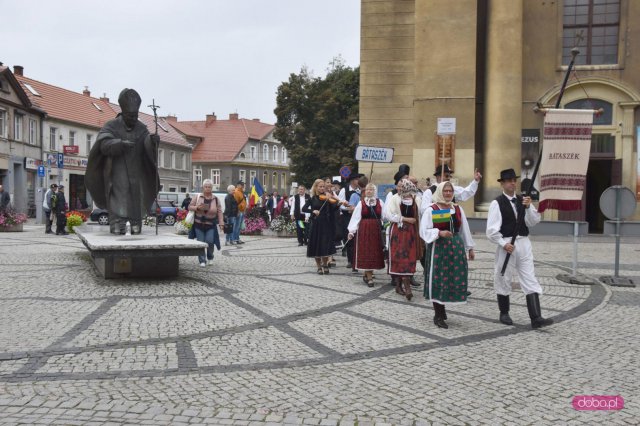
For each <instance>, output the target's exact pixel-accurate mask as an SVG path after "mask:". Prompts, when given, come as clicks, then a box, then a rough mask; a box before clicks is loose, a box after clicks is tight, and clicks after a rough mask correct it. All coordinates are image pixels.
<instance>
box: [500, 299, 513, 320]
mask: <svg viewBox="0 0 640 426" xmlns="http://www.w3.org/2000/svg"><path fill="white" fill-rule="evenodd" d="M498 307H499V308H500V322H501V323H503V324H504V325H513V320H512V319H511V317H510V316H509V296H504V295H502V294H499V295H498Z"/></svg>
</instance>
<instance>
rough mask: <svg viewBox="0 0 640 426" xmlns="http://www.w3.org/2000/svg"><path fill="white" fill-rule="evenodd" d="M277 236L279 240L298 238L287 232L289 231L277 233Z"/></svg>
mask: <svg viewBox="0 0 640 426" xmlns="http://www.w3.org/2000/svg"><path fill="white" fill-rule="evenodd" d="M276 235H277V236H278V238H294V237H295V236H296V234H295V233H293V234H292V233H291V232H287V231H276Z"/></svg>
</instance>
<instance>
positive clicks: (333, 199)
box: [318, 194, 338, 204]
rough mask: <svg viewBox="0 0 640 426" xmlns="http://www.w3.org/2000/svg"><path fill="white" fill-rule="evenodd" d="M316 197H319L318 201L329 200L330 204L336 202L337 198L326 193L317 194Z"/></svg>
mask: <svg viewBox="0 0 640 426" xmlns="http://www.w3.org/2000/svg"><path fill="white" fill-rule="evenodd" d="M318 198H319V199H320V201H329V202H330V203H331V204H335V203H337V202H338V200H336V199H335V198H333V197H330V196H328V195H327V194H320V195H318Z"/></svg>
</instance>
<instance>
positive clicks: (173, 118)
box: [164, 115, 178, 123]
mask: <svg viewBox="0 0 640 426" xmlns="http://www.w3.org/2000/svg"><path fill="white" fill-rule="evenodd" d="M164 119H165V120H167V121H169V122H171V123H177V122H178V116H177V115H167V116H166V117H165V118H164Z"/></svg>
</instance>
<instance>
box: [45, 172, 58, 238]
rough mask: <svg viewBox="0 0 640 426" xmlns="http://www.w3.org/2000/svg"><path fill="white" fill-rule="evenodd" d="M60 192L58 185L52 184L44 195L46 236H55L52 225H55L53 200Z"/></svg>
mask: <svg viewBox="0 0 640 426" xmlns="http://www.w3.org/2000/svg"><path fill="white" fill-rule="evenodd" d="M57 190H58V185H56V184H55V183H52V184H51V186H50V187H49V189H47V192H45V193H44V200H43V201H42V210H43V211H44V220H45V231H44V233H45V234H53V231H52V230H51V225H52V224H53V215H52V213H51V210H52V204H51V198H52V197H53V196H54V195H55V193H56V191H57Z"/></svg>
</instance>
